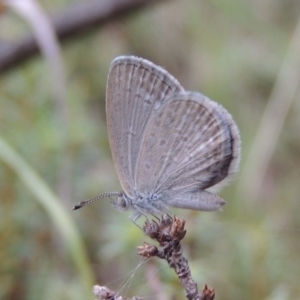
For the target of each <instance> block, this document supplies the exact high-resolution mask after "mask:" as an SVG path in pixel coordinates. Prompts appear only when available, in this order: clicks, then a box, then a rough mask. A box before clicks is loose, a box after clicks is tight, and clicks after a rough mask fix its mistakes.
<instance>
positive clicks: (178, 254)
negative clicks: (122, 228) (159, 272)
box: [138, 215, 215, 300]
mask: <svg viewBox="0 0 300 300" xmlns="http://www.w3.org/2000/svg"><path fill="white" fill-rule="evenodd" d="M184 225H185V221H184V220H179V219H177V218H176V217H174V219H172V218H171V217H169V216H167V215H164V216H163V217H162V218H161V220H160V221H159V223H158V222H156V221H152V222H150V221H146V223H145V225H144V228H143V229H144V231H145V233H146V234H147V235H148V236H149V237H150V238H151V239H154V240H156V241H158V243H159V248H157V247H156V246H154V245H150V244H147V243H144V244H143V245H142V246H140V247H138V253H139V255H141V256H144V257H151V256H157V257H159V258H162V259H165V260H166V261H167V262H168V264H169V266H170V267H171V268H173V269H174V270H175V272H176V274H177V276H178V279H179V282H180V284H181V285H182V286H183V287H184V289H185V291H186V297H187V298H188V299H189V300H213V299H214V297H215V291H214V290H211V289H209V288H208V287H207V285H205V286H204V288H203V290H202V292H201V293H199V292H198V288H197V284H196V282H195V281H194V280H193V278H192V275H191V271H190V267H189V264H188V260H187V259H186V258H185V257H184V256H183V249H182V247H181V244H180V241H181V240H182V239H183V238H184V236H185V233H186V231H185V230H184Z"/></svg>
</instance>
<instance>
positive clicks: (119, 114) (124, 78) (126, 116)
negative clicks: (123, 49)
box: [106, 56, 183, 197]
mask: <svg viewBox="0 0 300 300" xmlns="http://www.w3.org/2000/svg"><path fill="white" fill-rule="evenodd" d="M181 91H183V88H182V87H181V85H180V84H179V83H178V81H177V80H176V79H175V78H174V77H173V76H171V75H170V74H169V73H167V72H166V71H165V70H164V69H162V68H160V67H158V66H156V65H154V64H152V63H151V62H149V61H147V60H144V59H141V58H137V57H122V56H121V57H118V58H116V59H115V60H114V61H113V62H112V64H111V68H110V71H109V75H108V81H107V94H106V116H107V129H108V136H109V142H110V147H111V152H112V157H113V161H114V164H115V168H116V171H117V173H118V176H119V179H120V182H121V185H122V187H123V189H124V192H125V193H126V194H127V195H128V196H129V197H133V196H134V190H135V188H136V187H135V181H134V178H135V170H136V163H137V157H138V156H139V152H140V148H141V143H142V140H143V137H144V131H145V128H146V124H147V122H148V120H149V119H151V115H152V114H153V112H154V107H159V106H160V105H162V104H163V103H164V101H165V100H166V99H168V97H169V96H170V95H172V94H174V93H179V92H181Z"/></svg>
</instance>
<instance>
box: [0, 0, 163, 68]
mask: <svg viewBox="0 0 300 300" xmlns="http://www.w3.org/2000/svg"><path fill="white" fill-rule="evenodd" d="M165 1H166V0H105V1H103V0H102V1H101V0H89V1H83V2H80V3H78V4H76V5H73V6H71V7H69V8H68V9H66V10H65V11H62V12H60V13H59V14H57V15H56V16H53V17H52V18H50V19H51V22H52V26H53V28H54V29H55V32H56V35H57V37H58V39H59V40H60V41H65V40H68V39H71V38H75V37H78V35H81V34H85V33H86V32H87V30H91V29H93V28H95V27H99V26H100V25H103V24H105V23H107V22H109V21H112V20H115V19H117V18H119V17H121V16H125V15H127V14H129V13H132V12H134V11H136V10H137V9H140V8H143V7H145V6H146V5H151V4H154V3H159V2H165ZM37 53H38V45H37V42H36V40H35V38H34V36H33V35H28V36H26V37H24V38H22V39H21V40H20V41H18V42H16V43H13V44H12V43H4V42H1V45H0V73H3V72H4V71H6V70H8V69H11V68H13V67H15V66H17V65H18V64H20V63H22V62H23V61H25V60H26V59H28V58H30V57H32V56H33V55H35V54H37Z"/></svg>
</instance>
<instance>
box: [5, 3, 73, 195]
mask: <svg viewBox="0 0 300 300" xmlns="http://www.w3.org/2000/svg"><path fill="white" fill-rule="evenodd" d="M2 1H3V3H4V4H5V5H6V6H7V7H9V8H11V9H12V10H14V11H15V12H16V13H17V14H19V15H20V16H21V17H23V18H24V19H25V21H26V22H27V23H28V24H30V27H31V29H32V31H33V37H32V38H33V40H34V41H35V43H36V46H37V47H38V48H39V49H40V51H41V53H42V54H43V56H44V58H45V61H46V62H47V64H48V68H47V70H48V71H49V74H50V77H51V82H52V91H53V95H54V97H53V98H54V100H55V116H56V117H57V122H58V124H59V128H60V138H61V141H62V143H61V145H62V146H61V149H60V152H61V153H62V157H63V159H62V162H61V164H59V168H58V180H57V182H58V195H59V196H60V197H61V199H63V200H65V201H67V200H69V198H70V181H71V180H70V173H71V172H70V170H69V169H70V156H69V155H67V152H68V149H67V147H68V136H69V135H68V107H67V104H66V99H65V94H66V80H65V71H64V65H63V59H62V57H61V54H60V46H59V41H58V40H57V38H56V33H55V30H54V28H53V26H52V23H51V21H50V20H49V18H48V16H47V14H46V13H45V12H44V10H43V8H42V7H41V6H40V5H39V3H38V2H37V1H35V0H2Z"/></svg>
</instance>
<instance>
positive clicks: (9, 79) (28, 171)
mask: <svg viewBox="0 0 300 300" xmlns="http://www.w3.org/2000/svg"><path fill="white" fill-rule="evenodd" d="M107 1H109V0H107ZM39 3H40V5H41V6H42V7H43V8H44V10H45V11H47V12H48V13H51V14H55V13H57V12H59V11H60V10H62V9H64V8H66V7H68V6H69V5H72V4H74V3H75V1H72V0H55V1H46V0H43V1H39ZM299 17H300V1H297V0H264V1H260V0H226V1H225V0H210V1H199V0H185V1H180V0H177V1H164V2H161V3H156V4H155V5H153V6H151V7H145V8H144V9H140V10H139V11H135V12H133V13H132V14H130V15H128V16H124V17H122V18H121V17H120V18H119V19H117V20H116V21H111V22H108V23H105V24H104V25H103V26H101V27H100V26H99V27H98V28H97V29H96V30H94V31H91V32H87V33H86V34H85V35H81V36H79V37H78V38H77V39H75V40H73V41H71V42H68V43H64V44H62V45H61V50H62V58H63V63H64V67H65V72H66V96H65V99H64V101H65V104H66V106H65V108H64V109H65V110H64V109H61V107H59V105H58V104H57V103H55V101H54V97H53V88H52V86H51V83H50V82H51V78H50V75H49V68H48V66H47V63H46V62H45V59H43V58H42V57H40V56H37V57H35V58H34V59H30V60H28V61H26V63H23V64H21V65H19V66H18V67H16V68H14V69H12V70H9V71H7V72H5V73H3V74H1V77H0V155H1V157H0V166H1V168H0V298H1V299H43V300H47V299H73V300H74V299H93V294H92V285H93V284H96V283H97V284H100V285H106V286H108V287H109V288H111V289H112V290H114V291H120V294H121V295H122V296H128V297H129V296H133V295H139V296H141V297H144V298H145V299H148V298H151V299H183V298H184V293H183V291H182V289H181V287H180V285H179V283H178V280H177V278H176V275H175V274H174V272H173V270H171V269H169V268H168V267H167V264H166V262H164V261H159V260H158V259H152V260H151V261H148V262H146V263H141V259H140V258H139V257H138V255H137V254H136V247H137V246H138V245H141V244H142V243H143V242H144V241H147V242H150V240H149V239H148V238H146V237H145V236H144V234H143V233H142V232H141V231H140V230H139V229H138V228H137V227H136V226H134V224H133V223H132V222H131V221H130V220H129V219H128V216H129V213H119V212H118V211H116V210H114V209H113V208H112V207H111V206H110V204H109V201H108V200H107V199H103V200H101V201H100V202H97V203H94V204H93V205H92V206H88V207H86V208H84V209H82V210H79V211H75V212H74V211H72V210H71V207H72V206H73V205H74V204H77V203H78V202H79V201H81V200H83V199H87V198H90V197H93V196H95V195H97V194H100V193H102V192H106V191H119V190H120V185H119V183H118V178H117V176H116V173H115V171H114V166H113V164H112V161H111V155H110V149H109V144H108V139H107V132H106V121H105V86H106V77H107V73H108V70H109V66H110V62H111V61H112V60H113V59H114V58H115V57H116V56H118V55H129V54H130V55H132V54H133V55H137V56H141V57H143V58H146V59H149V60H151V61H153V62H154V63H155V64H158V65H161V66H164V67H165V68H166V69H167V70H168V71H169V72H170V73H171V74H173V75H174V76H175V77H176V78H177V79H178V80H179V82H180V83H181V84H182V85H183V86H184V87H185V88H186V89H187V90H195V91H200V92H202V93H203V94H205V95H207V96H208V97H209V98H211V99H214V100H216V101H217V102H219V103H221V104H222V105H223V106H224V107H226V108H227V109H228V110H229V111H230V112H231V114H232V116H233V118H234V119H235V121H236V122H237V124H238V126H239V128H240V131H241V137H242V163H241V171H240V172H239V173H238V175H237V176H236V178H235V180H234V181H233V183H232V184H231V185H230V186H228V187H226V188H224V190H222V192H221V193H220V195H221V196H222V197H223V198H224V199H226V200H227V205H226V206H225V207H224V211H223V212H216V213H203V212H195V211H183V210H176V211H175V210H174V212H175V213H176V214H177V216H179V217H181V218H184V219H186V220H188V221H187V224H186V229H187V231H188V233H187V236H186V238H185V239H184V240H183V243H182V244H183V247H184V251H185V254H186V257H187V258H188V259H189V262H190V267H191V270H192V274H193V278H194V279H195V280H196V282H197V283H198V286H199V288H201V287H202V286H203V285H204V284H205V283H207V284H208V285H209V286H210V287H213V288H215V289H216V294H217V297H216V299H223V300H226V299H244V300H248V299H249V300H250V299H256V300H257V299H267V300H277V299H278V300H284V299H293V300H294V299H300V201H299V200H300V199H299V198H300V196H299V194H300V159H299V158H300V104H299V100H300V99H299V78H300V77H299V70H300V63H299V59H300V46H299V43H300V33H299V32H300V29H296V28H297V26H298V28H300V26H299V25H297V23H298V22H299ZM30 30H31V29H30V27H29V25H28V24H27V22H26V21H25V20H24V19H22V18H21V17H20V16H19V15H18V14H16V13H15V12H14V11H13V10H7V11H5V12H4V13H2V15H1V16H0V43H1V40H2V42H3V41H7V40H11V41H17V40H18V38H19V37H21V36H22V35H23V34H24V33H26V32H29V31H30ZM298 31H299V32H298ZM297 37H299V39H298V38H297ZM297 87H298V91H297ZM293 90H294V91H295V92H294V93H293ZM281 125H282V126H281ZM264 163H265V164H264ZM137 266H138V268H137ZM136 268H137V270H135V269H136ZM174 297H175V298H174Z"/></svg>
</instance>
